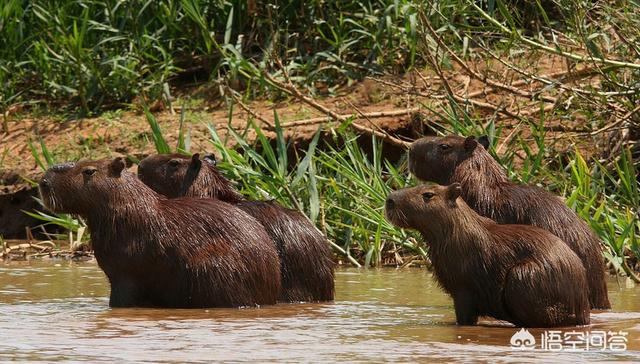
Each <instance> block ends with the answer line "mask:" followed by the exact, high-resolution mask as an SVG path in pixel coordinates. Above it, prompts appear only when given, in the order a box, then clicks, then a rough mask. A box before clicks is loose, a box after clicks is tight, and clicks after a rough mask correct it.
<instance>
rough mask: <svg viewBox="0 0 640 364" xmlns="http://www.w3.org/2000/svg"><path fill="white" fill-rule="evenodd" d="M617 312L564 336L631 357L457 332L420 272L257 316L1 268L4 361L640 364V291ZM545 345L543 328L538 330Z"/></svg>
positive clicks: (71, 266)
mask: <svg viewBox="0 0 640 364" xmlns="http://www.w3.org/2000/svg"><path fill="white" fill-rule="evenodd" d="M609 290H610V297H611V299H612V303H613V310H612V311H610V312H594V313H593V314H592V317H591V321H592V325H591V326H590V327H586V328H564V329H561V331H562V332H568V331H571V330H576V331H590V330H591V331H602V330H604V331H605V332H607V331H612V332H614V333H616V332H618V331H621V330H622V331H625V332H628V336H627V338H628V343H627V347H628V349H627V351H625V352H611V351H609V350H607V351H589V352H566V351H563V352H559V353H558V352H547V351H543V350H541V349H537V350H535V351H520V350H516V349H512V348H511V347H510V343H509V342H510V338H511V336H512V335H513V334H514V333H515V332H516V331H517V330H516V329H515V328H513V327H509V326H508V325H505V324H503V323H498V322H494V321H490V320H483V321H482V322H481V324H482V325H481V326H477V327H457V326H455V325H454V314H453V307H452V302H451V300H450V299H449V298H448V297H447V296H446V295H445V294H443V293H442V291H441V290H440V289H439V288H438V287H437V286H436V285H435V283H434V281H433V279H432V277H431V275H430V274H429V273H428V272H426V271H425V270H422V269H413V268H412V269H405V270H395V269H380V270H356V269H339V270H338V271H337V274H336V301H335V302H334V303H328V304H283V305H276V306H271V307H263V308H260V309H209V310H205V309H198V310H175V309H173V310H167V309H111V308H109V307H108V294H109V285H108V282H107V281H106V278H105V276H104V274H103V273H102V271H101V270H100V269H99V268H98V266H97V265H96V264H95V263H92V262H87V263H74V262H66V261H65V262H57V263H56V262H24V263H15V262H13V263H5V264H0V361H8V360H18V361H29V362H37V361H41V362H58V361H73V362H123V361H127V362H131V361H136V362H154V363H155V362H210V361H212V360H222V361H262V362H263V361H286V362H319V361H336V360H340V361H351V362H353V361H357V362H380V361H396V362H398V361H400V362H402V361H405V362H410V361H411V362H414V361H434V360H442V361H452V360H456V361H491V362H517V363H523V362H536V361H544V362H567V361H580V362H584V361H587V362H588V361H593V362H601V361H627V362H640V287H637V286H633V285H632V284H630V283H628V282H627V281H625V280H624V279H620V282H617V281H616V280H615V279H614V278H611V279H610V280H609ZM531 333H532V334H533V335H534V337H536V338H537V339H539V338H540V334H541V333H542V330H531Z"/></svg>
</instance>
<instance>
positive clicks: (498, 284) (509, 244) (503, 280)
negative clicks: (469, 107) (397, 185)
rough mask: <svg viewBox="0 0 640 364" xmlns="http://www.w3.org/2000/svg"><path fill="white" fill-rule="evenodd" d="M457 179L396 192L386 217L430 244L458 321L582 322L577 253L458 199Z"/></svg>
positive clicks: (583, 288)
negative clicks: (502, 222)
mask: <svg viewBox="0 0 640 364" xmlns="http://www.w3.org/2000/svg"><path fill="white" fill-rule="evenodd" d="M460 193H461V187H460V184H458V183H454V184H452V185H450V186H446V187H445V186H438V185H432V186H427V185H423V186H418V187H413V188H407V189H404V190H400V191H396V192H393V193H391V194H390V195H389V197H388V199H387V202H386V208H385V210H386V211H385V212H386V216H387V219H388V220H389V221H390V222H391V223H393V224H394V225H396V226H399V227H402V228H409V229H415V230H418V231H420V233H422V235H423V237H424V238H425V240H426V241H427V242H428V244H429V255H430V257H431V263H432V265H433V269H434V276H435V277H436V279H437V281H438V282H439V283H440V285H441V286H442V287H443V288H444V290H445V291H447V293H449V294H450V295H451V297H452V298H453V302H454V306H455V311H456V322H457V323H458V324H459V325H474V324H476V323H477V320H478V317H479V316H492V317H494V318H497V319H500V320H506V321H509V322H511V323H513V324H514V325H516V326H520V327H553V326H561V325H587V324H588V323H589V297H588V286H587V280H586V273H585V269H584V266H583V265H582V262H581V261H580V258H578V256H577V255H576V254H575V253H574V252H573V251H571V249H569V247H568V246H567V245H566V244H565V243H564V242H563V241H562V240H560V239H559V238H558V237H556V236H555V235H553V234H551V233H550V232H548V231H546V230H543V229H540V228H538V227H535V226H530V225H499V224H497V223H495V222H494V221H493V220H491V219H488V218H486V217H482V216H480V215H478V214H477V213H476V212H475V211H473V210H472V209H471V208H470V207H469V206H468V205H467V204H466V203H465V202H464V201H463V200H462V199H461V198H459V196H460Z"/></svg>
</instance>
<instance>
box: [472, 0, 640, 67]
mask: <svg viewBox="0 0 640 364" xmlns="http://www.w3.org/2000/svg"><path fill="white" fill-rule="evenodd" d="M467 3H468V4H469V5H471V6H472V7H473V8H474V9H475V10H476V11H478V12H479V13H480V14H481V15H482V17H483V18H485V19H486V20H488V21H489V22H491V23H492V24H493V25H495V26H497V27H498V28H499V29H500V30H501V31H502V32H504V33H507V34H511V35H513V36H515V37H516V38H518V39H519V40H520V41H522V42H523V43H525V44H527V45H529V46H530V47H533V48H537V49H542V50H544V51H546V52H548V53H552V54H557V55H560V56H563V57H566V58H569V59H572V60H574V61H578V62H593V61H595V62H598V63H602V64H606V65H610V66H617V67H628V68H634V69H640V64H638V63H631V62H622V61H617V60H613V59H607V58H599V57H593V56H583V55H580V54H575V53H571V52H567V51H563V50H560V49H556V48H553V47H550V46H547V45H544V44H541V43H538V42H536V41H534V40H531V39H529V38H526V37H523V36H522V35H520V33H518V32H512V31H511V29H509V28H507V27H505V26H504V25H502V23H500V22H499V21H497V20H496V19H494V18H493V17H492V16H491V15H489V14H487V13H486V12H485V11H484V10H482V8H481V7H479V6H478V5H477V4H476V3H475V2H474V1H472V0H469V1H467Z"/></svg>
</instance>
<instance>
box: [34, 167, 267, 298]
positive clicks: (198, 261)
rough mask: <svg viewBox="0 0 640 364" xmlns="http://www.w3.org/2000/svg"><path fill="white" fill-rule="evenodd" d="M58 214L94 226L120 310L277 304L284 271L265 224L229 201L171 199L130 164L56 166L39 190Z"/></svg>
mask: <svg viewBox="0 0 640 364" xmlns="http://www.w3.org/2000/svg"><path fill="white" fill-rule="evenodd" d="M39 188H40V193H41V196H42V200H43V202H44V204H45V205H46V207H47V208H48V209H49V210H51V211H53V212H60V213H71V214H77V215H80V216H82V217H83V218H85V219H86V221H87V225H88V227H89V229H90V231H91V243H92V245H93V249H94V252H95V257H96V259H97V261H98V265H99V266H100V268H102V270H103V271H104V272H105V274H106V275H107V277H108V279H109V282H110V283H111V297H110V301H109V304H110V305H111V306H114V307H131V306H159V307H238V306H255V305H264V304H275V303H276V301H277V298H278V292H279V290H280V262H279V260H278V253H277V251H276V249H275V248H274V247H273V244H272V243H271V239H270V238H269V236H268V235H267V233H266V232H265V231H264V228H263V227H262V225H260V223H259V222H258V221H256V220H255V219H254V218H252V217H251V216H249V215H248V214H247V213H245V212H244V211H242V210H240V209H239V208H237V207H235V206H233V205H230V204H227V203H225V202H222V201H215V200H211V199H201V198H181V199H174V200H169V199H167V198H165V197H164V196H161V195H159V194H158V193H156V192H155V191H153V190H152V189H150V188H149V187H147V186H146V185H145V184H144V183H142V182H141V181H140V180H138V178H136V176H135V175H134V174H132V173H130V172H128V171H126V170H125V161H124V160H123V159H122V158H116V159H114V160H98V161H91V160H87V161H81V162H78V163H66V164H58V165H55V166H53V167H51V168H50V169H49V170H48V171H47V172H46V174H45V175H44V177H43V178H42V180H41V181H40V184H39Z"/></svg>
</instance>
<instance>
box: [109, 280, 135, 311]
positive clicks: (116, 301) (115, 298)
mask: <svg viewBox="0 0 640 364" xmlns="http://www.w3.org/2000/svg"><path fill="white" fill-rule="evenodd" d="M142 303H143V302H141V297H140V292H139V290H138V288H137V287H136V285H135V284H134V283H133V282H132V281H129V280H118V281H116V282H114V281H112V282H111V296H110V297H109V306H111V307H133V306H140V305H141V304H142Z"/></svg>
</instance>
